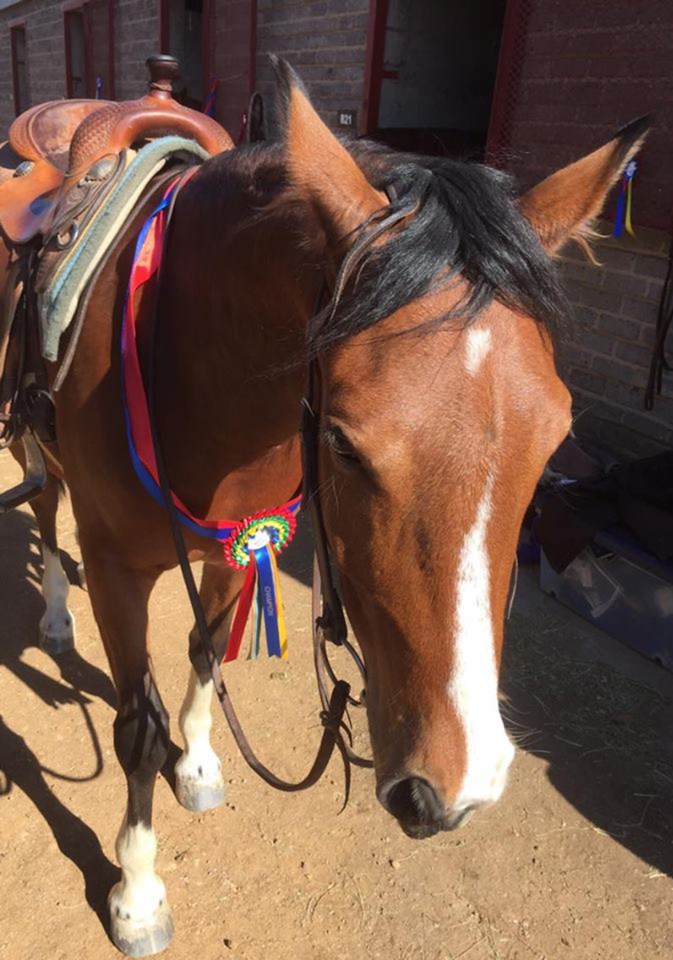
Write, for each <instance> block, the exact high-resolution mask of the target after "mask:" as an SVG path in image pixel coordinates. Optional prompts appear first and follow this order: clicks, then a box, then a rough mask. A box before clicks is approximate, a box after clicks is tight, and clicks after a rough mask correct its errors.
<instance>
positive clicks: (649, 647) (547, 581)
mask: <svg viewBox="0 0 673 960" xmlns="http://www.w3.org/2000/svg"><path fill="white" fill-rule="evenodd" d="M540 587H541V588H542V590H543V591H544V592H545V593H547V594H549V595H550V596H552V597H556V599H557V600H560V602H561V603H563V604H565V606H567V607H570V609H571V610H574V611H575V613H578V614H579V615H580V616H581V617H584V619H585V620H588V621H589V622H590V623H593V624H595V626H597V627H600V628H601V630H604V631H605V632H606V633H608V634H609V635H610V636H611V637H614V638H615V639H617V640H620V641H622V643H626V644H628V646H630V647H633V648H634V649H636V650H638V651H639V652H640V653H642V654H644V655H645V656H646V657H649V658H650V659H652V660H656V661H657V662H658V663H660V664H661V665H662V666H664V667H666V669H667V670H671V671H673V563H662V562H661V561H659V560H657V559H656V557H653V556H652V555H651V554H649V553H647V552H646V551H644V550H642V548H640V547H639V546H638V544H637V542H636V541H635V539H634V538H633V537H631V535H630V534H629V533H628V532H626V531H621V530H619V531H610V532H603V533H600V534H598V536H597V537H596V539H595V540H594V542H593V544H592V546H590V547H588V548H587V549H586V550H584V551H582V553H581V554H579V556H577V557H576V558H575V560H573V562H572V563H571V564H570V565H569V566H568V567H566V569H565V570H564V571H563V573H562V574H558V573H556V572H555V571H554V570H552V568H551V567H550V566H549V562H548V560H547V558H546V557H545V554H544V551H541V555H540Z"/></svg>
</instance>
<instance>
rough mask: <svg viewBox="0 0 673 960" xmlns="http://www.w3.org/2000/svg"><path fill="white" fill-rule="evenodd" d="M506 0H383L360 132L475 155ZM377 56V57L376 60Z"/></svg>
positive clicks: (433, 150) (485, 120) (481, 142)
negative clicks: (363, 131)
mask: <svg viewBox="0 0 673 960" xmlns="http://www.w3.org/2000/svg"><path fill="white" fill-rule="evenodd" d="M505 4H506V0H414V2H413V3H410V2H408V0H387V2H379V3H378V4H377V7H378V10H377V14H376V16H378V23H375V24H374V25H373V26H372V29H373V31H374V33H375V34H376V33H377V32H378V38H376V37H375V38H374V41H373V43H370V51H371V53H370V56H371V57H372V61H373V62H372V63H371V65H370V69H369V71H368V79H369V91H368V115H367V117H366V127H367V129H366V133H367V134H368V136H370V137H373V138H374V139H377V140H381V141H383V142H385V143H388V144H389V145H390V146H392V147H395V148H397V149H399V150H410V151H414V152H419V153H429V154H440V155H444V154H446V155H449V156H468V157H470V158H474V159H482V158H483V156H484V151H485V147H486V137H487V133H488V125H489V119H490V115H491V102H492V99H493V90H494V86H495V77H496V71H497V65H498V53H499V50H500V39H501V35H502V25H503V18H504V13H505ZM377 60H378V62H377Z"/></svg>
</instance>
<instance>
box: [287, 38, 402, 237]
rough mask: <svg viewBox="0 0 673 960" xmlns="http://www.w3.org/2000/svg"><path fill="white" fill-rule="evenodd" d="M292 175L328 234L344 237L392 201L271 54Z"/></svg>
mask: <svg viewBox="0 0 673 960" xmlns="http://www.w3.org/2000/svg"><path fill="white" fill-rule="evenodd" d="M271 61H272V63H273V67H274V70H275V72H276V79H277V82H278V93H279V101H280V105H281V111H282V115H281V122H282V124H283V128H284V137H283V138H284V140H285V144H286V149H287V162H288V167H289V175H290V180H291V182H292V185H293V187H294V188H295V189H296V190H297V191H298V192H299V194H300V195H301V196H302V197H303V199H305V200H306V201H307V202H308V203H310V204H311V205H312V206H313V207H314V209H315V210H316V213H317V214H318V216H319V217H320V220H321V222H322V225H323V227H324V229H325V230H326V232H327V235H328V238H329V239H330V241H331V242H333V243H339V242H340V241H342V240H343V239H344V238H345V237H347V235H348V234H349V233H351V232H352V231H353V230H355V229H356V227H358V226H359V225H360V224H361V223H362V222H363V221H364V220H366V219H367V217H369V216H370V215H371V214H372V213H374V212H375V211H376V210H380V209H381V207H383V206H385V205H386V204H387V202H388V201H387V198H386V196H385V194H383V193H379V191H378V190H375V189H374V188H373V187H372V186H371V184H370V183H369V182H368V181H367V178H366V177H365V175H364V173H363V172H362V170H361V169H360V167H359V166H358V165H357V163H356V162H355V160H354V159H353V157H352V156H351V155H350V153H349V152H348V150H346V148H345V147H344V146H343V145H342V144H341V143H340V142H339V140H337V138H336V137H335V136H334V134H333V133H332V132H331V131H330V130H329V129H328V127H326V126H325V124H324V123H323V122H322V120H321V119H320V117H319V116H318V114H317V113H316V111H315V110H314V108H313V106H312V105H311V101H310V100H309V98H308V94H307V92H306V90H305V88H304V86H303V84H302V82H301V80H300V79H299V77H298V76H297V74H296V73H295V72H294V70H293V69H292V67H291V66H290V65H289V63H287V61H285V60H281V59H280V58H277V57H272V58H271Z"/></svg>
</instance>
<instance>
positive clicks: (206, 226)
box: [157, 197, 318, 515]
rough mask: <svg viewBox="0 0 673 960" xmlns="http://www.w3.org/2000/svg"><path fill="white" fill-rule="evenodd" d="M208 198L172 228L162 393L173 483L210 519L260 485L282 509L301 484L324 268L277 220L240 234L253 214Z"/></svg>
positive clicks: (161, 342) (262, 494)
mask: <svg viewBox="0 0 673 960" xmlns="http://www.w3.org/2000/svg"><path fill="white" fill-rule="evenodd" d="M201 200H202V198H199V197H197V201H199V202H197V203H192V204H190V205H189V207H187V206H186V207H185V208H184V209H179V210H178V215H177V216H176V220H175V224H174V229H173V232H172V234H171V242H170V245H169V252H168V254H167V260H166V263H165V266H164V272H163V276H164V278H166V280H165V282H164V284H163V285H162V298H161V310H160V320H159V322H160V324H161V331H160V335H159V336H158V338H157V339H158V345H157V390H158V400H159V403H158V407H159V409H160V411H161V428H162V435H163V436H164V438H165V440H164V442H165V444H166V448H167V456H168V459H169V471H170V474H171V477H172V479H173V485H174V489H175V490H176V492H177V493H178V494H180V495H183V494H184V496H185V497H186V498H187V499H188V502H189V505H190V506H191V507H192V508H193V509H194V510H195V511H196V512H200V513H202V514H203V513H204V512H205V511H206V510H208V512H209V514H210V515H213V513H216V512H217V510H218V505H217V502H218V501H219V504H220V507H219V509H226V510H235V509H237V507H236V506H235V505H233V506H229V505H228V504H229V503H230V501H232V500H233V501H234V503H236V502H238V500H239V499H240V498H241V497H242V498H243V500H245V498H246V496H247V493H248V492H252V491H258V492H257V493H255V494H254V496H253V497H252V499H253V500H260V501H268V502H265V503H263V504H262V505H265V506H268V507H272V506H275V505H276V503H277V502H280V500H282V499H283V498H284V497H286V496H289V495H290V494H291V493H292V492H294V488H295V487H296V485H297V484H298V482H299V480H300V476H301V470H300V463H299V444H298V442H297V434H298V427H299V421H300V412H301V403H300V401H301V396H302V393H303V390H304V382H305V368H304V366H303V365H302V363H301V355H302V349H303V343H304V336H305V328H306V323H307V320H308V316H309V314H310V308H311V303H312V298H313V297H314V296H315V287H316V285H317V282H318V272H317V269H316V267H315V265H311V262H310V257H308V256H307V253H306V250H305V249H304V250H302V249H301V245H300V241H299V238H297V237H296V235H295V231H293V230H290V229H289V227H288V226H286V225H284V224H283V221H282V218H281V217H279V216H275V217H271V218H269V219H268V220H266V221H264V222H262V223H258V224H257V225H256V226H251V227H250V228H249V229H244V230H240V229H237V227H238V228H240V223H238V220H239V219H241V218H242V217H244V216H246V211H245V209H237V208H236V204H235V202H234V203H232V204H231V205H230V209H227V205H226V204H225V205H223V204H222V203H219V204H207V203H206V204H203V203H202V202H200V201H201ZM223 206H224V209H223ZM223 217H224V218H225V220H224V222H223V219H222V218H223ZM226 218H230V219H229V220H227V219H226ZM214 491H215V492H214ZM241 502H242V501H241ZM242 509H251V508H250V507H248V506H247V501H246V502H245V503H244V504H243V505H242Z"/></svg>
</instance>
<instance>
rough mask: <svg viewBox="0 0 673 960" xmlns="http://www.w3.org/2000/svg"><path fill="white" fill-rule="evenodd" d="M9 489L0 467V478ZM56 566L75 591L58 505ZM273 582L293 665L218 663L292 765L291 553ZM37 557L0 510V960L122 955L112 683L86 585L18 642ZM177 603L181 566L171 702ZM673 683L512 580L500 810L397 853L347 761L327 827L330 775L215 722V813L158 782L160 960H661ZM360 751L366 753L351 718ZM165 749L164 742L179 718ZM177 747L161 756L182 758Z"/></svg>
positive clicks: (333, 788) (167, 604)
mask: <svg viewBox="0 0 673 960" xmlns="http://www.w3.org/2000/svg"><path fill="white" fill-rule="evenodd" d="M14 476H15V470H14V467H13V463H12V462H11V461H10V459H9V457H8V455H7V454H6V453H4V454H0V485H2V487H3V488H4V486H6V484H7V481H8V480H9V479H10V478H11V477H14ZM62 514H63V516H62V520H61V524H60V526H61V546H62V550H63V554H64V564H65V565H66V569H67V572H68V574H69V576H70V577H71V579H72V581H73V582H76V570H75V567H76V563H77V560H78V559H79V557H78V551H77V546H76V542H75V537H74V528H73V521H72V517H71V514H70V513H69V511H68V509H67V507H66V508H65V509H64V510H63V511H62ZM300 540H302V542H300V543H299V544H298V545H297V548H296V549H295V551H294V554H293V555H292V556H291V557H290V558H289V560H288V561H287V563H286V564H285V569H286V571H287V572H286V574H285V575H284V577H283V580H284V584H283V588H284V591H285V598H286V605H287V613H288V621H289V623H288V626H289V632H290V638H291V662H290V664H289V665H288V666H285V665H283V666H279V665H278V664H277V663H275V662H271V661H268V660H267V661H265V660H262V661H260V662H258V663H256V664H241V665H235V666H233V667H231V668H228V675H229V677H230V679H231V684H232V687H233V692H234V693H235V694H236V702H237V704H239V705H240V712H241V714H242V715H243V718H244V720H245V723H246V728H247V730H248V732H249V735H250V736H251V737H252V738H253V739H254V742H255V743H256V744H257V746H258V747H259V750H260V753H261V754H262V756H263V757H265V758H267V759H268V760H269V761H270V762H272V765H275V766H276V767H277V768H278V769H279V771H280V772H284V773H286V774H288V775H294V776H298V775H300V774H301V773H302V772H303V771H304V769H305V767H306V766H307V763H308V762H309V760H310V758H311V756H312V751H313V749H314V743H315V742H316V741H317V739H318V735H319V729H318V726H317V723H316V696H315V693H314V687H313V677H312V673H311V658H310V652H309V623H310V614H309V589H308V586H307V579H308V577H307V570H308V554H309V551H308V547H307V541H306V536H304V537H303V538H300ZM40 574H41V561H40V556H39V550H38V541H37V538H36V534H35V530H34V526H33V523H32V518H31V515H30V514H29V513H28V512H27V511H26V512H24V511H20V512H16V513H14V514H10V515H7V516H5V517H2V518H0V662H1V664H2V666H3V667H4V669H2V670H0V812H1V813H0V957H1V958H2V960H43V958H49V960H61V958H68V960H72V958H77V960H79V958H82V960H89V958H96V960H105V958H107V957H109V958H113V957H117V956H119V955H118V954H117V952H116V950H115V949H114V947H113V946H112V945H111V943H110V942H109V940H108V938H107V934H106V927H105V925H106V908H105V902H106V896H107V892H108V889H109V887H110V886H111V884H112V883H113V882H114V881H115V880H116V879H117V875H118V871H117V868H116V866H115V864H114V839H115V835H116V831H117V827H118V824H119V822H120V820H121V817H122V812H123V807H124V800H125V790H124V781H123V777H122V774H121V771H120V769H119V767H118V766H117V763H116V760H115V757H114V752H113V748H112V719H113V703H114V693H113V690H112V687H111V684H110V682H109V680H108V675H107V669H106V663H105V659H104V656H103V652H102V648H101V645H100V642H99V639H98V636H97V632H96V627H95V624H94V621H93V618H92V615H91V610H90V606H89V601H88V598H87V595H86V593H85V592H84V591H82V590H81V589H79V588H78V587H74V588H73V590H72V593H71V608H72V610H73V612H74V615H75V618H76V622H77V653H76V654H74V655H72V656H67V657H64V658H61V659H59V660H58V661H57V660H54V659H51V658H50V657H48V656H47V655H46V654H44V653H42V652H41V651H40V650H39V649H38V648H37V647H36V646H35V643H36V638H37V624H38V620H39V618H40V615H41V612H42V601H41V598H40V594H39V589H38V585H39V576H40ZM189 626H190V617H189V613H188V604H187V601H186V598H185V595H184V591H183V588H182V586H181V583H180V582H179V579H178V576H177V575H176V574H173V575H170V576H167V577H166V578H165V579H164V580H163V581H162V582H161V583H160V585H159V588H158V589H157V592H156V595H155V597H154V598H153V603H152V644H153V650H154V657H155V662H156V666H157V670H158V675H159V681H160V688H161V691H162V694H163V697H164V700H165V702H166V704H167V706H168V707H169V709H170V711H171V714H172V716H173V717H176V716H177V713H178V709H179V705H180V702H181V698H182V695H183V692H184V689H185V685H186V680H187V672H188V661H187V656H186V635H187V632H188V629H189ZM672 680H673V678H671V677H670V676H669V675H668V674H666V673H664V672H663V671H662V670H661V669H660V668H658V667H654V666H653V665H652V666H651V665H649V664H647V663H645V662H644V661H642V660H641V659H640V658H639V657H637V656H636V655H635V654H631V653H630V652H629V651H625V650H624V649H622V648H619V649H617V650H615V645H614V644H612V643H610V642H607V641H606V640H605V638H603V637H602V635H599V634H598V633H597V632H596V631H593V630H591V629H590V628H589V627H587V626H586V625H584V624H583V623H582V622H581V621H579V620H578V619H576V618H574V617H573V616H572V615H571V614H569V613H567V612H566V611H564V610H563V609H562V608H561V607H559V606H558V605H556V604H555V603H554V602H553V601H551V600H548V599H546V598H544V597H542V595H540V594H539V592H538V591H537V590H536V589H535V587H534V583H533V579H532V575H531V576H529V577H524V578H523V582H522V585H521V589H520V592H519V598H518V600H517V605H516V608H515V612H514V614H513V616H512V618H511V620H510V623H509V627H508V643H507V655H506V663H505V667H504V681H503V687H504V691H505V694H506V697H507V702H506V705H505V712H506V714H507V716H508V722H509V723H510V728H511V731H512V734H513V736H515V737H516V738H517V739H518V740H519V741H520V750H519V752H518V756H517V759H516V761H515V764H514V769H513V773H512V776H511V781H510V784H509V787H508V790H507V792H506V794H505V796H504V798H503V800H502V801H501V802H500V804H499V805H497V806H496V807H494V808H492V809H491V810H490V811H487V812H485V813H483V814H481V815H480V816H478V817H475V818H474V819H473V820H472V821H471V823H470V824H469V826H467V827H466V828H465V829H463V830H460V831H458V832H456V833H453V834H443V835H442V836H439V837H435V838H433V839H431V840H426V841H423V842H420V843H419V842H414V841H412V840H410V839H408V838H406V837H405V836H404V835H403V834H402V833H401V831H400V830H399V828H398V827H397V826H396V824H395V823H394V822H393V821H392V820H391V819H390V818H389V817H388V816H387V815H386V814H385V813H384V811H383V810H382V809H381V808H380V807H379V806H378V804H377V803H376V801H375V798H374V792H373V782H372V775H371V773H369V772H368V771H355V774H354V783H353V791H352V799H351V802H350V804H349V806H348V808H347V809H346V810H345V812H343V813H342V814H340V815H338V814H339V809H340V806H341V800H342V776H341V771H340V769H339V766H338V763H337V762H336V761H334V763H333V766H332V768H331V770H330V773H331V776H328V777H327V778H325V779H324V780H323V782H322V783H321V784H320V785H319V786H318V787H316V788H315V789H314V790H312V791H311V792H309V793H305V794H300V795H296V796H286V795H281V794H278V793H275V792H274V791H272V790H270V789H269V788H267V787H266V786H264V785H263V784H262V783H261V782H258V781H257V780H256V779H255V778H254V777H253V776H252V775H251V774H250V773H249V772H248V771H247V769H246V768H245V766H244V764H243V762H242V761H241V760H240V758H239V757H238V756H237V754H236V751H235V749H234V748H233V744H232V741H231V738H230V736H229V735H228V733H227V732H226V730H225V726H224V722H223V720H222V719H221V718H219V717H218V718H217V722H216V724H215V733H214V744H215V747H216V749H217V750H218V752H219V754H220V756H221V758H222V761H223V767H224V775H225V779H226V781H227V782H228V784H229V793H228V803H227V805H226V806H224V807H221V808H220V809H219V810H216V811H211V812H209V813H207V814H202V815H193V814H190V813H188V812H187V811H186V810H183V809H182V808H181V807H180V806H179V805H178V804H177V801H176V800H175V798H174V796H173V793H172V791H171V787H170V776H168V777H167V779H164V778H161V779H160V780H159V783H158V786H157V791H156V804H155V826H156V830H157V835H158V840H159V856H158V870H159V872H160V873H161V875H162V877H163V879H164V880H165V882H166V885H167V888H168V895H169V899H170V902H171V905H172V909H173V915H174V920H175V926H176V936H175V940H174V942H173V944H172V946H171V947H170V948H169V950H168V951H167V952H166V953H165V954H164V955H165V956H166V958H167V960H186V958H195V957H198V958H199V960H229V958H232V960H237V958H241V960H262V958H264V960H268V958H271V957H273V958H277V960H289V958H293V960H331V958H334V960H337V958H338V960H351V958H353V960H354V958H362V957H364V958H367V960H375V958H382V960H383V958H385V960H411V958H419V960H459V958H466V960H519V958H520V960H532V958H538V960H542V958H544V960H557V958H558V960H563V958H565V957H568V958H574V960H575V958H576V960H603V958H605V960H635V958H647V960H664V958H670V957H671V956H673V883H672V882H671V877H672V876H673V848H672V846H671V837H672V832H671V819H672V816H673V803H672V800H673V749H672V748H673V729H672V728H673V714H672V711H671V700H673V682H672ZM355 722H356V729H357V742H358V743H359V745H360V746H361V747H366V743H367V740H366V732H365V730H364V726H363V718H362V717H359V716H358V717H356V719H355ZM173 736H174V739H175V740H176V741H178V739H179V735H178V732H177V727H176V725H175V724H174V734H173ZM177 753H178V747H177V746H176V749H175V755H176V756H177Z"/></svg>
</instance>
